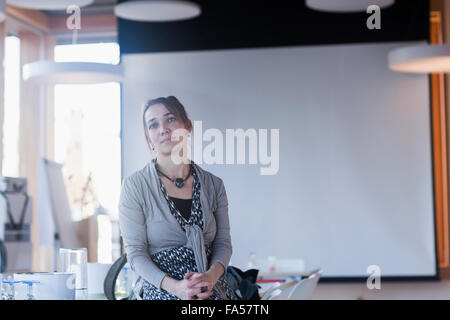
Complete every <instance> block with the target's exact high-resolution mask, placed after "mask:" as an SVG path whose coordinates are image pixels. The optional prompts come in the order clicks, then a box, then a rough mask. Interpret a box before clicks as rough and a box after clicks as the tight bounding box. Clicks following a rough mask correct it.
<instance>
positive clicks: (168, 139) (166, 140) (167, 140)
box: [161, 138, 170, 144]
mask: <svg viewBox="0 0 450 320" xmlns="http://www.w3.org/2000/svg"><path fill="white" fill-rule="evenodd" d="M167 142H170V138H167V139H165V140H163V141H161V144H163V143H167Z"/></svg>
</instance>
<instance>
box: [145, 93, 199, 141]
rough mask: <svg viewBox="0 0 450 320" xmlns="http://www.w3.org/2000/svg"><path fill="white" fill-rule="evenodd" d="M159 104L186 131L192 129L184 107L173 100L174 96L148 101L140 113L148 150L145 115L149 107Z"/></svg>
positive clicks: (175, 99)
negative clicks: (177, 120) (176, 118)
mask: <svg viewBox="0 0 450 320" xmlns="http://www.w3.org/2000/svg"><path fill="white" fill-rule="evenodd" d="M159 103H162V104H163V105H164V106H165V107H166V108H167V110H169V112H172V113H173V114H174V115H175V116H176V117H178V118H179V119H181V120H182V121H183V123H184V125H185V126H186V129H187V130H188V131H190V130H191V129H192V121H191V120H190V119H189V117H188V115H187V113H186V110H185V109H184V106H183V105H182V104H181V102H180V101H179V100H178V99H177V98H175V97H174V96H168V97H166V98H164V97H160V98H156V99H152V100H149V101H147V102H146V103H145V104H144V108H143V109H144V110H143V112H142V123H143V124H144V134H145V138H146V140H147V144H148V146H149V148H150V149H151V146H150V145H149V140H150V139H149V137H148V133H147V124H146V123H145V113H146V112H147V110H148V109H149V108H150V107H151V106H153V105H155V104H159Z"/></svg>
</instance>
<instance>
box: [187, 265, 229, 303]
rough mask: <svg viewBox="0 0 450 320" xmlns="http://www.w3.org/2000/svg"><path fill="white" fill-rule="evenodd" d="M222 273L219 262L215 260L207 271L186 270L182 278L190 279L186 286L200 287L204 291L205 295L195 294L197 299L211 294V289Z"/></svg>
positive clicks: (222, 269)
mask: <svg viewBox="0 0 450 320" xmlns="http://www.w3.org/2000/svg"><path fill="white" fill-rule="evenodd" d="M223 273H224V268H223V266H222V265H221V264H220V263H218V262H215V263H214V264H213V265H211V267H210V268H209V270H208V271H207V272H205V273H199V272H188V273H186V274H185V275H184V279H183V280H188V281H190V283H189V284H188V287H190V288H197V289H198V288H200V290H201V291H204V292H203V293H205V295H197V297H198V298H199V299H202V297H204V296H206V298H209V297H210V296H211V294H212V289H213V288H214V286H215V285H216V283H217V281H218V280H219V278H220V277H221V276H222V274H223ZM206 298H204V299H206Z"/></svg>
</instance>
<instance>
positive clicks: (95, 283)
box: [87, 262, 112, 295]
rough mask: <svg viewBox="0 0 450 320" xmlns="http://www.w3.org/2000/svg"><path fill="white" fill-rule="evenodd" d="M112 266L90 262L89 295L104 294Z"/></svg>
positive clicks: (88, 272)
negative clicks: (107, 276)
mask: <svg viewBox="0 0 450 320" xmlns="http://www.w3.org/2000/svg"><path fill="white" fill-rule="evenodd" d="M111 265H112V264H107V263H94V262H89V263H88V264H87V274H88V277H87V282H88V294H90V295H92V294H95V295H97V294H104V292H105V291H104V282H105V278H106V274H107V273H108V271H109V269H110V268H111Z"/></svg>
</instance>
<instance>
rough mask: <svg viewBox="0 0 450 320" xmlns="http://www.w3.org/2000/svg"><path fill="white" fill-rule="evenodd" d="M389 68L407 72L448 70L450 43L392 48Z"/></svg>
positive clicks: (389, 55) (449, 66) (449, 70)
mask: <svg viewBox="0 0 450 320" xmlns="http://www.w3.org/2000/svg"><path fill="white" fill-rule="evenodd" d="M388 61H389V68H390V69H391V70H394V71H400V72H409V73H439V72H450V45H438V44H435V45H420V46H411V47H403V48H398V49H395V50H392V51H390V52H389V54H388Z"/></svg>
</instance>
